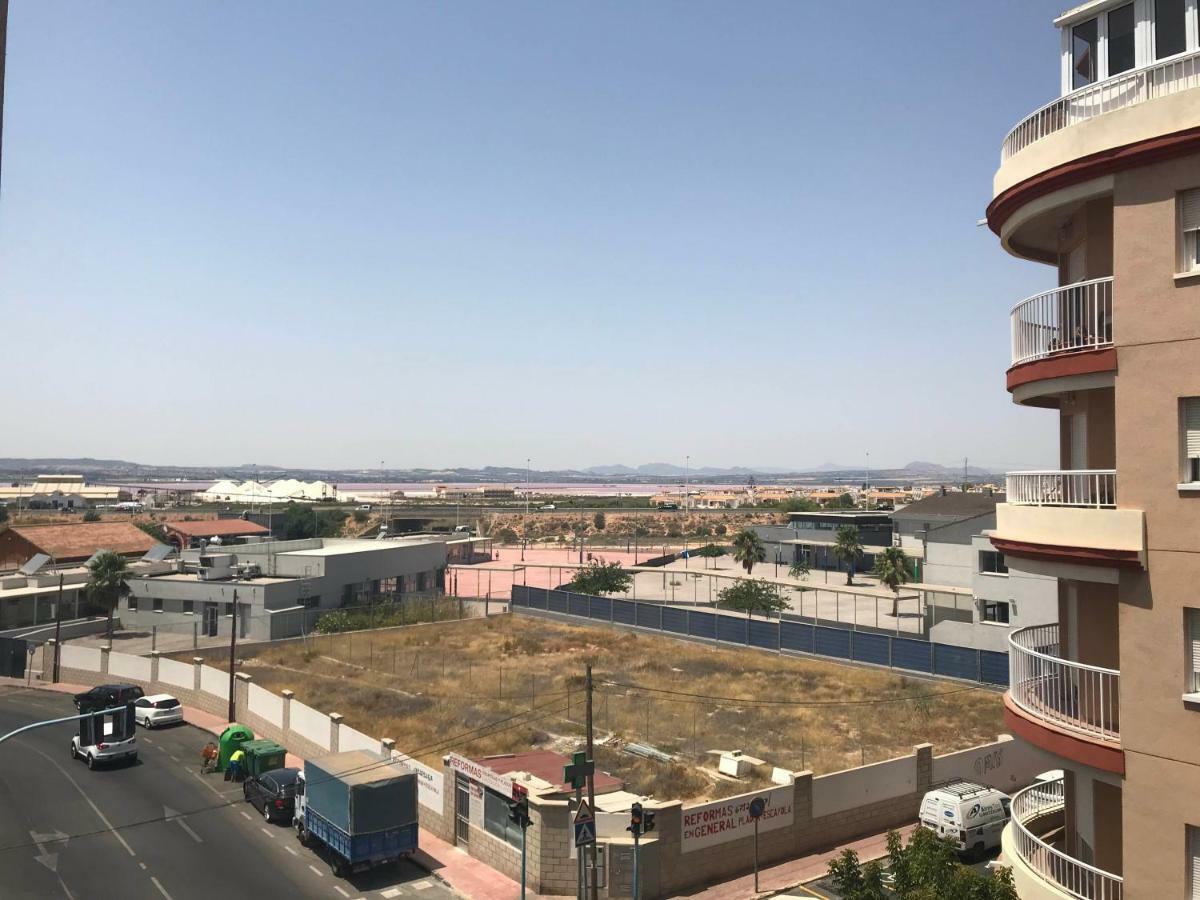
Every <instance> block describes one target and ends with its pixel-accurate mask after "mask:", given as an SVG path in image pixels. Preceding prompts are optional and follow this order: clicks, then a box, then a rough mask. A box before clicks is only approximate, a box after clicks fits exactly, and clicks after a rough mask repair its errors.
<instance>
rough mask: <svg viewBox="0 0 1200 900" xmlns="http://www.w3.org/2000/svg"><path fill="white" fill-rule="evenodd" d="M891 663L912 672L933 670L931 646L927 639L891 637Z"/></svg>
mask: <svg viewBox="0 0 1200 900" xmlns="http://www.w3.org/2000/svg"><path fill="white" fill-rule="evenodd" d="M892 665H893V666H895V667H896V668H897V669H912V670H913V671H914V672H932V671H933V646H932V645H931V644H930V643H929V642H928V641H914V640H913V639H912V638H897V637H894V638H892Z"/></svg>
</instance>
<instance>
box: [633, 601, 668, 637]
mask: <svg viewBox="0 0 1200 900" xmlns="http://www.w3.org/2000/svg"><path fill="white" fill-rule="evenodd" d="M636 605H637V612H636V616H635V621H636V622H637V624H638V625H640V626H641V627H642V628H655V629H658V630H659V631H662V609H663V608H662V607H661V606H659V605H658V604H657V603H638V604H636Z"/></svg>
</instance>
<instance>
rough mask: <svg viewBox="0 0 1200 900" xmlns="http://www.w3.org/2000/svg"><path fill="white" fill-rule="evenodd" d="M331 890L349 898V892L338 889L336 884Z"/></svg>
mask: <svg viewBox="0 0 1200 900" xmlns="http://www.w3.org/2000/svg"><path fill="white" fill-rule="evenodd" d="M333 889H334V890H335V891H337V892H338V893H339V894H341V895H342V896H343V897H349V896H350V892H349V891H347V890H346V889H345V888H340V887H338V886H337V885H336V884H335V885H334V886H333Z"/></svg>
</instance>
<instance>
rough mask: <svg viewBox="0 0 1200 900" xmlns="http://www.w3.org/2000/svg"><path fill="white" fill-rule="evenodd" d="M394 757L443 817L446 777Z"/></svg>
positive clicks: (422, 800) (395, 753) (400, 755)
mask: <svg viewBox="0 0 1200 900" xmlns="http://www.w3.org/2000/svg"><path fill="white" fill-rule="evenodd" d="M392 757H393V758H394V759H398V760H400V762H402V763H403V764H404V765H405V767H406V768H408V770H409V771H411V772H413V773H415V774H416V776H417V802H418V803H420V804H421V805H422V806H426V807H428V808H429V809H431V810H433V811H434V812H436V813H437V814H438V815H439V816H440V815H442V814H443V812H444V808H443V806H442V803H443V800H442V787H443V782H444V781H445V775H444V774H443V773H442V772H439V771H438V770H437V769H431V768H429V766H427V765H425V764H424V763H419V762H417V761H416V760H415V759H409V757H407V756H405V755H404V754H403V753H401V752H400V751H399V750H393V751H392ZM626 818H628V816H626Z"/></svg>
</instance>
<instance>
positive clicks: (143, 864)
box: [138, 862, 146, 872]
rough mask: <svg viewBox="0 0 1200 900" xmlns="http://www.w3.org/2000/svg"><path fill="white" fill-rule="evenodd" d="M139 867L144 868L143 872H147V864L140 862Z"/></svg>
mask: <svg viewBox="0 0 1200 900" xmlns="http://www.w3.org/2000/svg"><path fill="white" fill-rule="evenodd" d="M138 865H139V866H141V867H142V871H143V872H145V871H146V864H145V863H144V862H140V863H138Z"/></svg>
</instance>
